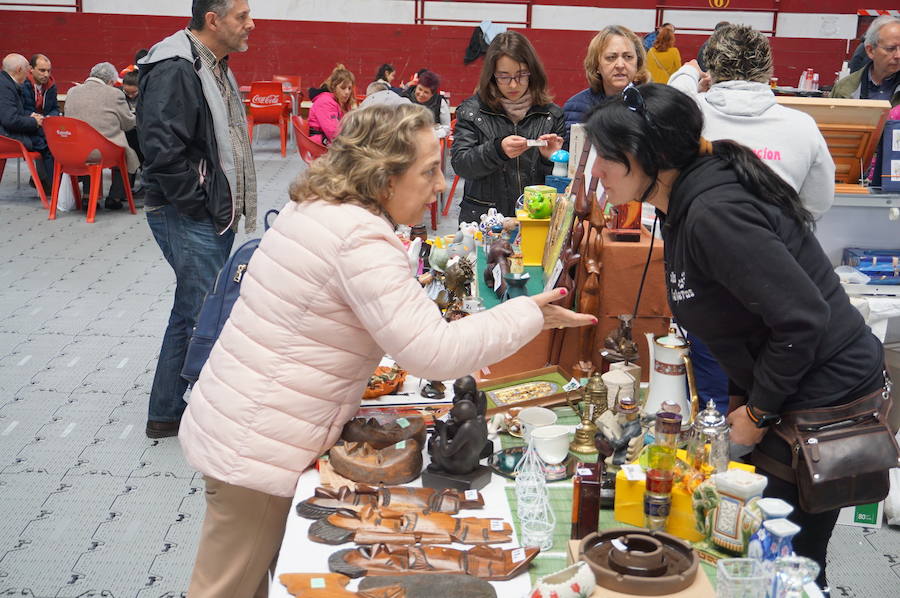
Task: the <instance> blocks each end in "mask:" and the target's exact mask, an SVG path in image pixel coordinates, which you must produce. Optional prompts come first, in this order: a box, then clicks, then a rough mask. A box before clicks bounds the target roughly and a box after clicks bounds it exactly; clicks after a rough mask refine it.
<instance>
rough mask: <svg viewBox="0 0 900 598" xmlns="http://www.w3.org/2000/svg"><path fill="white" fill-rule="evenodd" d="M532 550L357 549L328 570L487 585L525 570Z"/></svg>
mask: <svg viewBox="0 0 900 598" xmlns="http://www.w3.org/2000/svg"><path fill="white" fill-rule="evenodd" d="M539 552H540V549H538V548H537V547H535V546H525V547H522V548H506V549H504V548H495V547H492V546H476V547H474V548H472V549H470V550H458V549H456V548H448V547H445V546H393V545H392V546H388V545H386V544H376V545H374V546H360V547H358V548H348V549H346V550H340V551H338V552H336V553H334V554H332V555H331V556H330V557H329V558H328V568H329V569H331V570H332V571H334V572H336V573H343V574H344V575H347V576H349V577H363V576H364V575H403V574H404V573H463V574H468V575H472V576H474V577H479V578H481V579H485V580H488V581H506V580H508V579H512V578H513V577H516V576H517V575H519V574H521V573H524V572H525V571H527V570H528V565H529V563H531V561H532V560H534V557H536V556H537V555H538V553H539Z"/></svg>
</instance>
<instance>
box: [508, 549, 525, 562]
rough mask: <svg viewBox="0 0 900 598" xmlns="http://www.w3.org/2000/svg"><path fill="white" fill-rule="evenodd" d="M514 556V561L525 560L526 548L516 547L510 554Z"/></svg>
mask: <svg viewBox="0 0 900 598" xmlns="http://www.w3.org/2000/svg"><path fill="white" fill-rule="evenodd" d="M510 556H511V557H512V562H514V563H521V562H522V561H524V560H525V549H524V548H516V549H515V550H513V551H512V554H511V555H510Z"/></svg>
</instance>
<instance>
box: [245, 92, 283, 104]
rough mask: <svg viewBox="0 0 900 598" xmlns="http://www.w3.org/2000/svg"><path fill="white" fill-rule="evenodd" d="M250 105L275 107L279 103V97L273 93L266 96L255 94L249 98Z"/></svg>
mask: <svg viewBox="0 0 900 598" xmlns="http://www.w3.org/2000/svg"><path fill="white" fill-rule="evenodd" d="M250 103H251V104H252V105H254V106H275V105H278V104H280V103H281V96H280V95H277V94H274V93H273V94H270V95H267V96H264V95H260V94H257V95H255V96H253V97H252V98H250Z"/></svg>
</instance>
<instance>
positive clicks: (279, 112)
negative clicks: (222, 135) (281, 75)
mask: <svg viewBox="0 0 900 598" xmlns="http://www.w3.org/2000/svg"><path fill="white" fill-rule="evenodd" d="M249 100H250V113H249V114H248V115H247V129H248V130H249V133H250V143H253V127H255V126H256V125H275V126H277V127H278V130H279V131H280V132H281V157H282V158H283V157H285V156H287V135H288V117H289V116H290V115H291V111H292V109H293V107H292V105H291V100H290V98H289V97H288V96H285V95H284V93H283V91H282V86H281V82H280V81H254V82H253V83H251V84H250V96H249Z"/></svg>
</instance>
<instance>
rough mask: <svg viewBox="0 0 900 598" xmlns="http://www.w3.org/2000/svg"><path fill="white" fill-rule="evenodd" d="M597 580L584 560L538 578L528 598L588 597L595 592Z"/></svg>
mask: <svg viewBox="0 0 900 598" xmlns="http://www.w3.org/2000/svg"><path fill="white" fill-rule="evenodd" d="M596 587H597V580H596V579H595V578H594V573H593V571H591V569H590V567H588V565H587V563H585V562H584V561H579V562H577V563H575V564H574V565H571V566H569V567H566V568H565V569H563V570H562V571H557V572H556V573H552V574H550V575H545V576H544V577H541V578H539V579H538V580H537V584H535V586H534V589H533V590H532V591H531V593H530V594H529V595H528V598H587V597H588V596H590V595H591V594H593V593H594V588H596Z"/></svg>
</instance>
